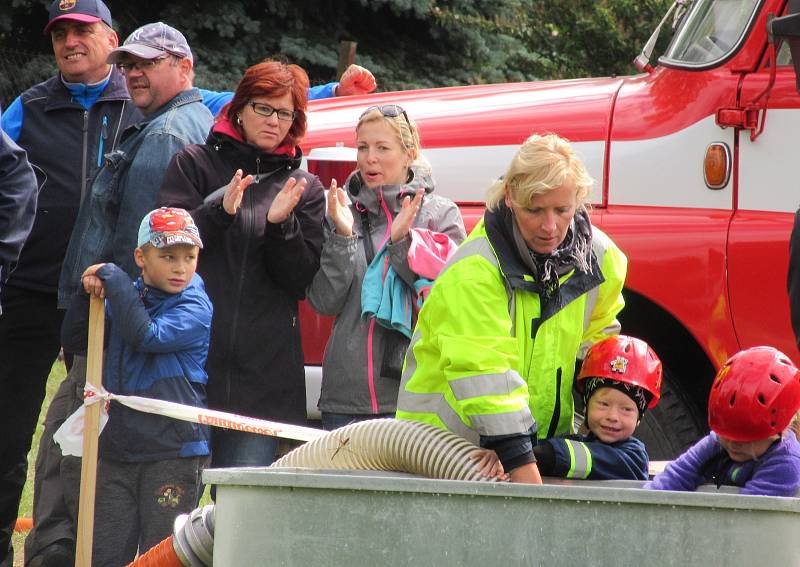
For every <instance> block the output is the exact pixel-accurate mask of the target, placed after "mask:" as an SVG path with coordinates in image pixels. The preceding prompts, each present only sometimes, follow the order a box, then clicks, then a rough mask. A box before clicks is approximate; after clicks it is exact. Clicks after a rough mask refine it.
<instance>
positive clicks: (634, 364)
mask: <svg viewBox="0 0 800 567" xmlns="http://www.w3.org/2000/svg"><path fill="white" fill-rule="evenodd" d="M662 376H663V369H662V367H661V359H659V358H658V355H656V353H655V352H654V351H653V349H652V348H650V345H648V344H647V343H646V342H644V341H643V340H642V339H637V338H636V337H629V336H626V335H615V336H612V337H608V338H607V339H603V340H602V341H600V342H599V343H595V344H594V345H592V348H590V349H589V352H587V353H586V358H585V359H584V361H583V366H581V371H580V373H579V374H578V384H577V387H578V391H580V392H583V380H585V379H587V378H608V379H610V380H616V381H617V382H622V383H624V384H630V385H632V386H639V387H640V388H642V389H643V390H646V391H647V392H650V394H651V395H652V399H651V400H650V403H649V404H648V405H647V407H648V408H652V407H653V406H655V405H656V404H657V403H658V400H659V399H660V398H661V379H662Z"/></svg>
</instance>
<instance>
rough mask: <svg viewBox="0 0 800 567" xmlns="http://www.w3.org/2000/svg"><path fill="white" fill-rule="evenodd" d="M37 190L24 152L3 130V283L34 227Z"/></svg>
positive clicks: (0, 188) (0, 157)
mask: <svg viewBox="0 0 800 567" xmlns="http://www.w3.org/2000/svg"><path fill="white" fill-rule="evenodd" d="M36 188H37V185H36V176H35V175H34V174H33V171H32V170H31V166H30V165H29V164H28V160H27V158H26V157H25V152H24V151H23V150H22V149H21V148H20V147H19V146H18V145H17V144H15V143H14V142H13V140H11V138H9V137H8V136H7V135H6V133H5V132H3V131H2V130H1V129H0V282H4V281H5V280H6V279H8V275H9V272H10V270H11V267H12V266H13V265H14V263H15V262H16V261H17V258H19V253H20V250H22V245H23V244H24V243H25V239H26V238H27V237H28V233H30V231H31V227H32V226H33V218H34V215H35V214H36Z"/></svg>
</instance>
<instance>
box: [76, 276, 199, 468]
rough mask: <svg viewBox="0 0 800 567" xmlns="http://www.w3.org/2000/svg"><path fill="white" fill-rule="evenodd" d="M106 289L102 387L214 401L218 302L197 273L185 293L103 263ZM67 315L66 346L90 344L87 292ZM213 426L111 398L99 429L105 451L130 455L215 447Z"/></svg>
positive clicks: (187, 453)
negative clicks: (209, 363) (211, 370)
mask: <svg viewBox="0 0 800 567" xmlns="http://www.w3.org/2000/svg"><path fill="white" fill-rule="evenodd" d="M97 276H98V277H99V278H100V279H101V280H103V286H104V288H105V291H106V298H107V299H106V330H107V333H106V337H107V345H106V353H105V364H104V367H103V387H104V388H105V389H106V390H108V391H109V392H112V393H115V394H126V395H133V396H143V397H148V398H155V399H160V400H166V401H171V402H177V403H180V404H185V405H191V406H196V407H207V401H206V384H207V382H208V375H207V374H206V371H205V363H206V357H207V355H208V346H209V343H210V340H211V317H212V312H213V308H212V306H211V301H210V300H209V298H208V295H206V292H205V287H204V285H203V280H202V278H201V277H200V276H199V275H198V274H195V276H194V278H193V279H192V281H191V282H190V283H189V285H188V286H187V287H186V288H185V289H184V290H183V291H182V292H180V293H176V294H170V293H166V292H163V291H161V290H158V289H155V288H152V287H149V286H146V285H145V284H144V282H143V281H142V279H141V278H139V279H137V281H136V282H135V283H134V282H132V281H131V279H130V278H129V277H128V275H127V274H126V273H125V272H124V271H122V270H121V269H120V268H119V267H118V266H116V265H114V264H106V265H105V266H103V267H102V268H100V269H99V270H98V271H97ZM75 301H76V302H78V301H80V302H82V304H77V303H76V304H75V306H74V308H73V309H69V310H68V311H67V314H66V316H65V320H64V326H63V331H62V341H63V344H64V348H65V349H67V350H68V351H70V352H78V353H80V352H86V347H87V340H88V314H89V309H88V302H89V299H88V296H87V295H86V294H85V293H83V292H81V293H79V294H77V295H76V298H75ZM208 438H209V431H208V427H207V426H202V425H198V424H196V423H189V422H185V421H178V420H175V419H172V418H168V417H162V416H158V415H154V414H148V413H141V412H138V411H135V410H132V409H130V408H127V407H125V406H123V405H121V404H112V405H111V408H110V411H109V420H108V424H107V425H106V427H105V429H104V430H103V433H102V435H101V436H100V455H101V456H102V457H103V458H104V459H112V460H117V461H125V462H143V461H156V460H162V459H172V458H176V457H193V456H198V455H208V454H209V446H208Z"/></svg>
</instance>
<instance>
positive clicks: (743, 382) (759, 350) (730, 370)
mask: <svg viewBox="0 0 800 567" xmlns="http://www.w3.org/2000/svg"><path fill="white" fill-rule="evenodd" d="M799 409H800V371H798V369H797V367H796V366H795V365H794V363H792V361H791V360H790V359H789V357H788V356H786V355H785V354H783V353H782V352H781V351H779V350H777V349H775V348H772V347H766V346H758V347H752V348H748V349H746V350H743V351H740V352H738V353H736V354H734V355H733V356H732V357H730V358H729V359H728V361H727V362H726V363H725V364H724V365H723V366H722V368H720V369H719V372H717V376H716V378H714V383H713V384H712V385H711V395H710V396H709V398H708V426H709V427H710V428H711V429H712V430H713V431H714V432H715V433H717V435H720V436H722V437H726V438H728V439H731V440H733V441H740V442H742V443H747V442H750V441H760V440H762V439H767V438H768V437H771V436H772V435H777V434H779V433H781V432H782V431H783V430H784V429H786V428H787V427H788V426H789V423H790V422H791V421H792V417H794V415H795V414H796V413H797V411H798V410H799Z"/></svg>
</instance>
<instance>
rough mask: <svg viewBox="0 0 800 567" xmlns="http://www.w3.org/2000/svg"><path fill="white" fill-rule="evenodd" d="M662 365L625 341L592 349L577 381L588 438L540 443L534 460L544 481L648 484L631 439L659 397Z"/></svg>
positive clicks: (640, 344)
mask: <svg viewBox="0 0 800 567" xmlns="http://www.w3.org/2000/svg"><path fill="white" fill-rule="evenodd" d="M661 375H662V370H661V361H660V360H659V358H658V356H656V353H655V352H653V349H651V348H650V347H649V346H648V345H647V343H645V342H644V341H642V340H640V339H637V338H634V337H627V336H624V335H619V336H614V337H609V338H607V339H605V340H602V341H600V342H599V343H597V344H595V345H594V346H592V348H591V349H589V352H588V353H587V354H586V359H585V360H584V361H583V366H582V367H581V371H580V374H579V375H578V383H577V388H578V391H579V392H582V393H583V397H584V400H585V402H586V422H585V424H586V426H587V427H588V429H589V434H588V435H570V436H567V437H558V438H553V439H545V440H543V441H540V442H539V444H538V445H537V446H536V447H535V448H534V455H535V456H536V461H537V464H538V466H539V471H540V472H541V474H542V475H543V476H557V477H563V478H588V479H592V480H609V479H628V480H647V478H648V475H647V470H648V465H649V463H650V460H649V458H648V456H647V451H646V450H645V447H644V444H643V443H642V442H641V441H639V440H638V439H636V438H635V437H633V432H634V430H635V429H636V427H637V426H638V425H639V422H640V421H641V419H642V415H644V412H645V411H646V410H647V408H651V407H653V406H655V405H656V404H657V403H658V399H659V398H660V396H661Z"/></svg>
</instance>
